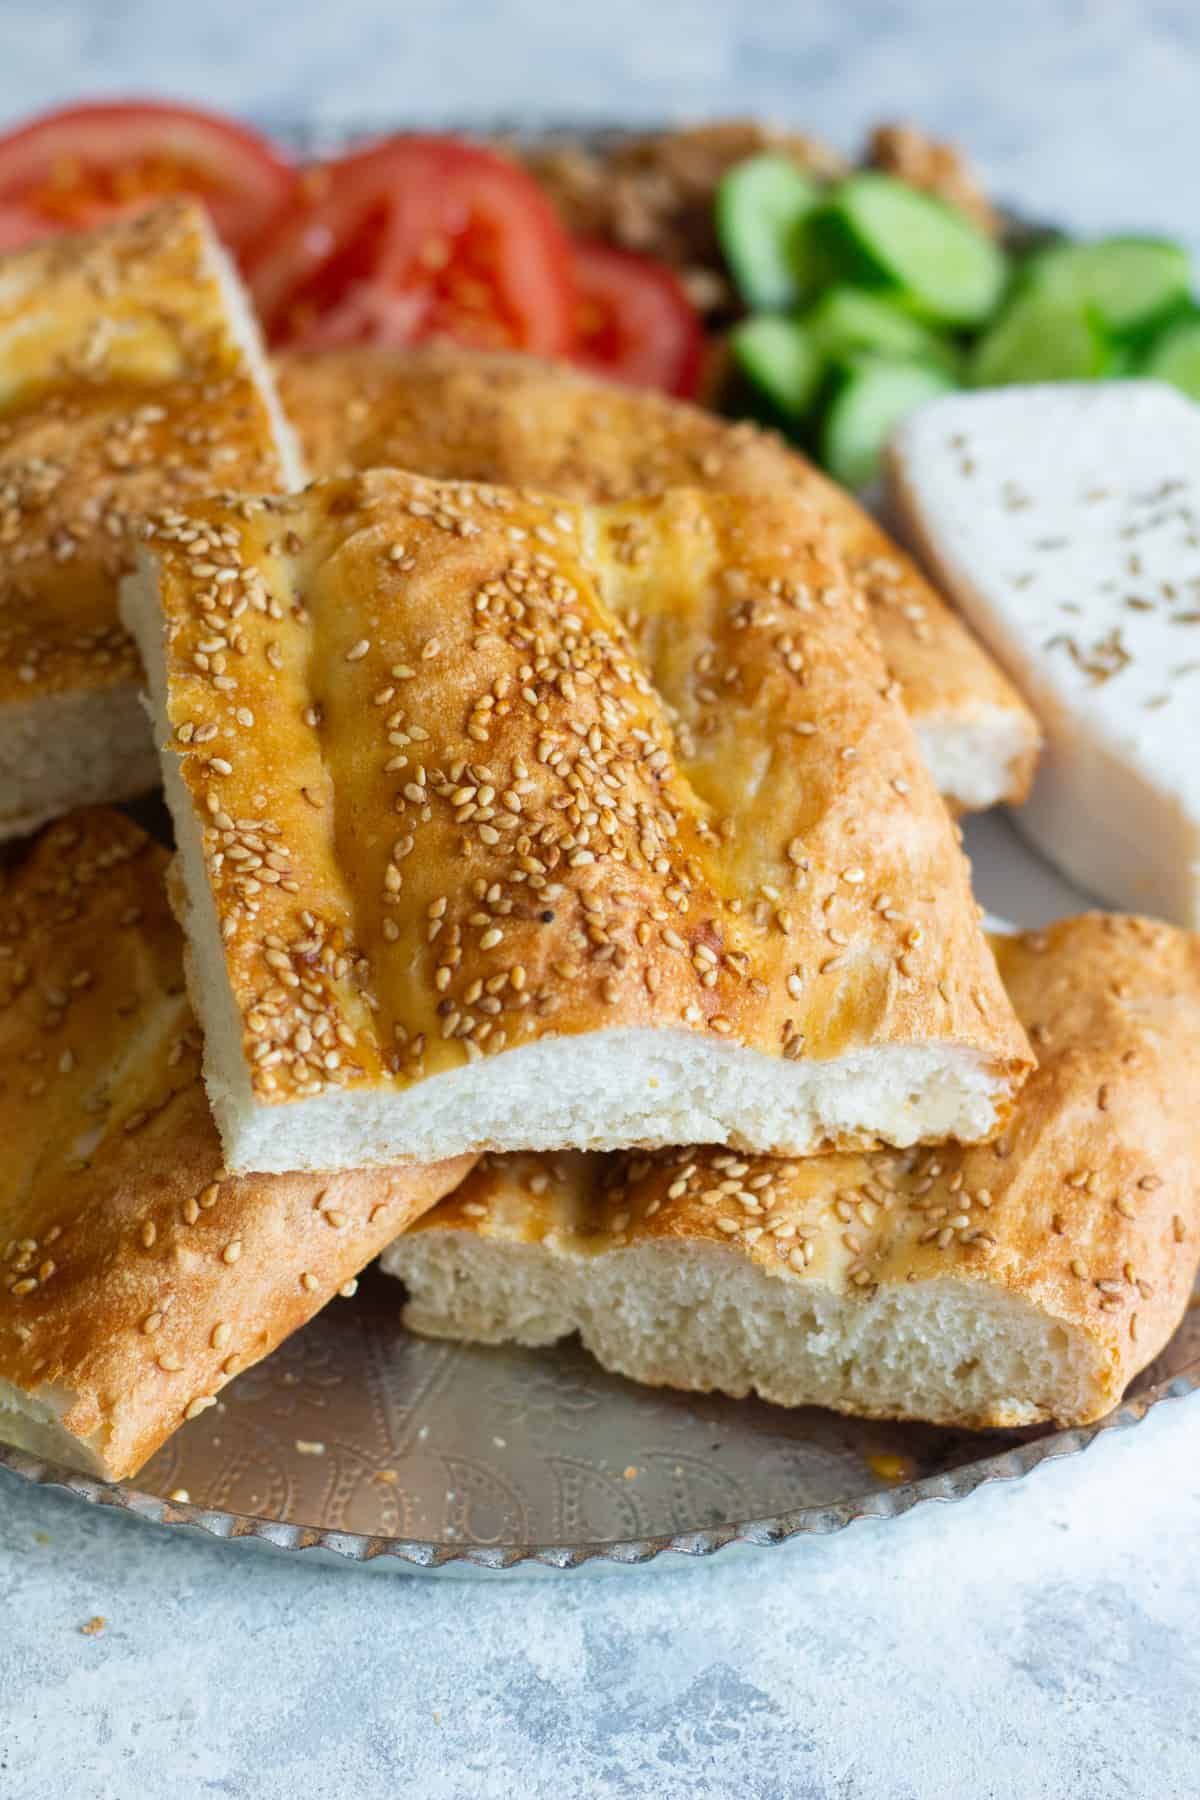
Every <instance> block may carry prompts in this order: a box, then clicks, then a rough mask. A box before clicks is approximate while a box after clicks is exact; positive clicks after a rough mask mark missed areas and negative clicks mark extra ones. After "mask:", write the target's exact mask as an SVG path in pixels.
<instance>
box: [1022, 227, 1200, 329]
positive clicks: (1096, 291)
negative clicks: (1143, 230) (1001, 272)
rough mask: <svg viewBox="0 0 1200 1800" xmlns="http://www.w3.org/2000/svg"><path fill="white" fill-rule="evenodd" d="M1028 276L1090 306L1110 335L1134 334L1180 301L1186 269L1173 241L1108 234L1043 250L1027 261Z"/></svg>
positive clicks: (1187, 274)
mask: <svg viewBox="0 0 1200 1800" xmlns="http://www.w3.org/2000/svg"><path fill="white" fill-rule="evenodd" d="M1028 277H1029V279H1030V281H1031V282H1032V283H1034V284H1036V285H1037V286H1038V287H1041V288H1044V289H1045V290H1046V291H1048V292H1050V293H1053V294H1056V295H1058V296H1059V297H1060V298H1061V299H1062V300H1063V301H1064V302H1067V303H1070V302H1071V301H1074V303H1075V304H1076V306H1079V307H1090V308H1091V309H1092V311H1093V312H1094V313H1095V314H1096V317H1097V318H1098V319H1099V321H1100V323H1101V324H1102V325H1103V326H1104V328H1105V330H1106V331H1109V332H1112V333H1113V335H1114V336H1116V337H1135V336H1139V335H1141V334H1144V333H1145V332H1148V331H1152V330H1153V329H1154V327H1155V326H1156V325H1158V324H1161V323H1162V322H1163V320H1165V319H1166V318H1167V317H1168V316H1169V315H1170V314H1171V313H1173V312H1176V311H1177V310H1178V308H1179V307H1180V306H1181V305H1183V304H1184V303H1185V302H1186V300H1187V297H1188V292H1189V290H1190V287H1191V279H1192V270H1191V259H1190V257H1189V256H1188V253H1187V251H1186V250H1184V249H1183V248H1182V247H1181V245H1179V244H1171V243H1167V242H1164V240H1163V239H1161V238H1136V237H1113V238H1103V239H1101V240H1100V241H1099V242H1098V243H1095V244H1058V245H1055V246H1054V247H1053V248H1052V249H1049V250H1044V251H1042V253H1041V254H1040V255H1039V256H1036V257H1034V259H1033V261H1032V262H1031V263H1030V264H1029V267H1028Z"/></svg>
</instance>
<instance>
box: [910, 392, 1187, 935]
mask: <svg viewBox="0 0 1200 1800" xmlns="http://www.w3.org/2000/svg"><path fill="white" fill-rule="evenodd" d="M888 478H889V485H890V490H891V498H892V503H893V506H894V509H895V513H896V516H897V518H898V520H899V521H900V523H901V527H902V530H903V531H904V533H905V535H906V536H907V537H908V539H909V541H910V542H911V543H912V545H913V546H914V548H915V549H916V550H917V552H918V554H919V555H920V556H921V557H922V558H923V560H924V561H925V563H926V564H927V566H928V567H929V569H930V571H931V572H932V574H933V576H934V578H935V580H936V581H938V583H939V584H940V585H941V587H942V588H943V590H944V591H945V592H946V593H947V594H949V595H950V596H951V598H952V599H953V600H954V601H955V602H956V603H957V605H958V606H959V608H960V609H961V611H962V612H963V614H964V615H965V616H966V618H967V620H968V621H969V623H970V624H971V625H972V626H973V627H974V629H975V631H976V632H977V633H978V634H979V636H980V637H981V638H982V639H983V640H984V642H985V643H986V644H987V645H988V647H989V648H990V649H991V650H992V652H993V654H994V655H995V656H996V657H997V659H998V660H999V661H1000V662H1001V663H1002V664H1003V665H1004V666H1005V667H1006V668H1007V670H1008V673H1009V674H1010V675H1011V676H1012V678H1013V680H1014V681H1015V682H1016V684H1017V686H1018V687H1019V688H1020V689H1021V691H1022V693H1023V695H1024V698H1025V699H1026V700H1027V701H1028V703H1029V704H1030V706H1031V707H1032V708H1033V710H1034V712H1035V713H1036V714H1037V716H1038V718H1039V720H1040V722H1041V725H1042V728H1043V730H1044V732H1045V735H1046V751H1045V755H1044V756H1043V759H1042V762H1041V765H1040V767H1039V770H1038V774H1037V779H1036V781H1035V784H1034V788H1033V793H1032V795H1031V797H1030V799H1029V801H1028V802H1027V803H1026V804H1025V805H1024V806H1023V807H1021V808H1019V809H1018V810H1017V812H1016V813H1015V814H1014V817H1015V818H1016V821H1017V823H1018V825H1019V827H1020V829H1021V830H1022V832H1023V833H1024V834H1025V835H1026V836H1027V837H1028V838H1029V839H1030V840H1031V842H1032V843H1033V844H1035V845H1036V847H1037V848H1038V849H1039V850H1040V851H1041V852H1042V854H1043V855H1044V856H1046V857H1047V858H1048V859H1049V860H1050V861H1051V862H1052V863H1054V864H1055V866H1056V867H1057V868H1059V869H1060V870H1062V871H1063V872H1064V873H1065V874H1066V875H1067V876H1069V877H1070V879H1071V880H1072V881H1074V882H1077V883H1078V884H1079V885H1080V886H1081V887H1084V888H1086V889H1089V890H1090V891H1091V892H1092V893H1093V894H1095V895H1097V896H1099V897H1100V898H1101V899H1104V900H1106V901H1108V902H1109V903H1110V904H1112V905H1116V906H1121V907H1126V908H1128V909H1130V910H1133V911H1137V912H1152V913H1158V914H1160V915H1161V916H1162V917H1164V918H1167V919H1170V920H1172V921H1173V922H1175V923H1176V924H1180V925H1191V926H1200V408H1197V407H1196V406H1194V405H1193V404H1192V403H1191V402H1190V401H1189V400H1186V399H1184V397H1183V396H1182V395H1181V394H1179V393H1177V392H1175V390H1174V389H1172V388H1169V387H1166V386H1163V385H1162V384H1161V383H1158V382H1151V381H1122V382H1112V383H1108V384H1086V385H1085V384H1075V383H1062V384H1058V385H1053V386H1038V387H1011V388H999V389H995V390H992V391H990V392H987V393H978V394H955V395H950V396H948V397H947V398H945V399H942V400H935V401H934V402H933V403H932V404H930V405H929V406H925V407H922V408H921V410H920V411H919V412H917V413H916V414H914V415H913V416H912V417H911V418H909V419H908V420H907V421H906V422H905V423H904V425H902V426H901V428H900V429H899V431H898V432H897V433H896V436H895V438H894V439H893V442H892V445H891V449H890V452H889V468H888Z"/></svg>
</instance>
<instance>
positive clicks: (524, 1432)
mask: <svg viewBox="0 0 1200 1800" xmlns="http://www.w3.org/2000/svg"><path fill="white" fill-rule="evenodd" d="M144 822H145V823H147V824H152V823H153V821H152V819H151V818H150V817H147V818H146V819H145V820H144ZM967 841H968V849H969V850H970V852H971V855H972V858H973V861H974V864H975V876H976V889H977V892H978V893H979V895H980V898H981V899H982V900H983V901H984V903H985V904H986V905H988V906H989V907H990V909H991V910H992V911H993V912H994V913H995V914H997V915H999V916H1001V917H1006V918H1009V919H1012V920H1015V921H1017V922H1018V923H1021V924H1028V925H1036V924H1041V923H1044V922H1045V921H1046V920H1047V919H1049V918H1052V917H1054V916H1055V915H1056V914H1061V913H1067V912H1074V911H1078V910H1079V908H1080V907H1081V906H1083V905H1085V904H1086V901H1085V900H1084V899H1083V898H1082V897H1081V896H1078V895H1076V894H1075V893H1074V892H1073V891H1072V890H1071V889H1070V888H1068V887H1067V886H1066V884H1065V883H1063V882H1061V881H1060V880H1059V879H1058V878H1057V877H1056V876H1055V875H1054V874H1053V873H1052V871H1051V870H1049V869H1048V868H1047V867H1046V866H1045V865H1044V864H1043V863H1041V862H1039V861H1038V860H1037V859H1036V858H1035V857H1034V856H1033V855H1032V854H1031V853H1030V852H1029V851H1028V850H1026V849H1025V848H1024V846H1023V845H1022V844H1021V843H1020V841H1019V839H1018V838H1017V837H1016V836H1015V834H1014V833H1013V831H1012V829H1011V827H1009V826H1008V825H1007V824H1006V823H1005V822H1004V821H1003V820H1002V819H999V818H990V817H989V818H987V819H983V820H972V821H970V822H969V824H968V826H967ZM400 1304H401V1290H400V1288H399V1285H398V1284H397V1283H396V1282H395V1281H392V1280H389V1279H388V1278H387V1277H386V1276H383V1275H380V1274H379V1273H378V1272H376V1271H372V1272H371V1273H370V1274H368V1275H367V1276H366V1277H365V1278H364V1279H363V1281H362V1282H361V1284H360V1287H359V1291H358V1293H357V1295H356V1296H355V1297H354V1298H353V1299H350V1300H335V1301H334V1302H333V1304H332V1305H331V1306H329V1307H327V1308H326V1310H325V1311H324V1312H323V1313H322V1314H320V1315H319V1316H318V1317H317V1318H316V1319H314V1320H313V1321H312V1323H311V1324H310V1325H309V1326H308V1327H307V1328H306V1329H305V1330H304V1331H302V1332H299V1333H297V1335H296V1336H295V1337H293V1338H291V1339H290V1340H289V1341H288V1342H287V1343H286V1344H284V1345H283V1347H282V1348H281V1349H279V1350H277V1351H276V1352H275V1354H274V1355H273V1356H271V1357H269V1358H268V1359H267V1360H266V1361H265V1362H262V1363H260V1364H259V1365H258V1366H257V1367H256V1368H253V1369H249V1370H247V1372H246V1373H245V1374H244V1375H241V1376H239V1377H238V1379H237V1380H236V1381H233V1382H231V1383H230V1385H229V1386H228V1387H227V1388H226V1389H225V1390H224V1391H223V1393H222V1396H221V1400H220V1402H219V1404H218V1405H217V1406H216V1407H215V1408H213V1409H212V1410H211V1411H209V1412H206V1413H204V1414H203V1415H202V1417H200V1418H198V1419H196V1420H194V1421H193V1423H192V1424H190V1425H185V1426H184V1427H183V1429H182V1430H181V1431H179V1432H177V1433H176V1435H175V1436H174V1437H173V1438H172V1439H171V1440H170V1442H169V1443H167V1444H166V1445H165V1446H164V1447H163V1449H162V1450H161V1451H160V1452H159V1453H158V1455H157V1456H156V1457H154V1459H153V1460H152V1461H151V1462H150V1463H149V1464H148V1465H147V1466H146V1468H145V1469H143V1471H142V1473H141V1474H140V1476H139V1477H138V1478H137V1480H136V1481H135V1482H123V1483H119V1484H116V1485H113V1486H109V1485H107V1484H105V1483H104V1482H99V1481H94V1480H92V1479H90V1478H88V1477H85V1476H80V1475H73V1474H71V1473H69V1472H67V1471H65V1470H62V1469H58V1468H55V1467H53V1466H51V1465H49V1464H47V1463H45V1462H43V1461H42V1460H41V1459H40V1458H38V1457H35V1456H30V1455H27V1454H26V1453H25V1452H23V1451H19V1450H13V1449H7V1448H5V1447H4V1446H2V1445H0V1466H6V1467H8V1468H9V1469H11V1470H13V1471H14V1472H15V1473H16V1474H17V1475H19V1476H22V1477H24V1478H26V1479H27V1480H29V1481H33V1482H41V1483H46V1484H50V1485H54V1486H60V1487H65V1488H67V1489H69V1490H70V1491H71V1492H72V1493H74V1494H77V1495H79V1496H80V1497H81V1498H82V1499H84V1500H88V1501H91V1502H93V1503H94V1504H96V1505H101V1506H115V1507H119V1508H121V1509H123V1510H124V1511H126V1512H130V1513H133V1514H134V1515H135V1516H136V1517H138V1518H141V1519H146V1520H150V1521H152V1522H153V1523H156V1524H160V1525H168V1526H176V1527H185V1528H187V1529H190V1530H199V1531H202V1532H206V1533H208V1534H210V1535H211V1536H213V1537H217V1538H223V1539H235V1540H249V1541H251V1542H259V1543H261V1544H264V1545H266V1546H269V1547H272V1548H274V1549H276V1550H284V1551H293V1552H294V1551H300V1552H303V1553H305V1554H306V1555H307V1556H310V1557H314V1558H317V1559H321V1560H327V1561H328V1560H333V1561H336V1562H338V1563H340V1564H341V1565H342V1566H363V1565H369V1566H374V1567H376V1568H381V1569H384V1568H390V1569H407V1568H415V1569H422V1570H430V1571H434V1570H445V1571H446V1572H457V1573H468V1572H479V1571H499V1570H516V1569H524V1570H527V1571H533V1570H538V1569H543V1570H544V1569H550V1570H557V1569H576V1568H579V1567H581V1566H582V1565H591V1566H592V1567H593V1568H596V1569H599V1568H601V1567H603V1566H605V1565H612V1564H617V1565H622V1564H623V1565H629V1564H639V1563H645V1562H650V1561H652V1560H653V1559H654V1558H655V1557H658V1556H660V1555H661V1554H662V1553H663V1552H664V1551H668V1550H669V1551H675V1552H678V1553H680V1554H681V1555H683V1556H687V1557H696V1556H707V1555H709V1554H711V1553H712V1552H713V1551H716V1550H723V1549H725V1548H726V1547H727V1546H730V1545H733V1544H741V1545H758V1546H766V1545H772V1544H779V1543H783V1542H785V1541H786V1540H787V1539H789V1538H794V1537H798V1536H802V1535H804V1534H806V1533H810V1532H830V1531H839V1530H841V1528H842V1527H843V1526H845V1525H848V1524H850V1523H851V1522H852V1521H853V1520H855V1519H860V1518H866V1517H873V1518H896V1517H898V1516H899V1514H901V1513H904V1512H907V1511H908V1509H909V1508H910V1507H912V1506H915V1505H917V1504H918V1503H920V1502H921V1501H924V1500H958V1499H962V1498H963V1497H964V1496H965V1495H967V1494H970V1493H972V1492H973V1491H974V1490H975V1488H977V1487H979V1486H980V1485H981V1484H982V1483H984V1482H988V1481H997V1480H1013V1479H1015V1478H1017V1477H1019V1476H1022V1475H1026V1474H1028V1473H1029V1471H1030V1470H1031V1469H1034V1468H1036V1467H1037V1466H1038V1464H1039V1463H1042V1462H1045V1461H1046V1460H1047V1459H1048V1458H1050V1457H1057V1456H1069V1455H1073V1454H1074V1453H1075V1452H1076V1451H1078V1450H1082V1449H1084V1448H1086V1446H1087V1445H1088V1444H1090V1443H1091V1442H1092V1441H1093V1439H1094V1438H1095V1437H1096V1436H1097V1435H1098V1434H1099V1433H1100V1432H1102V1431H1108V1430H1112V1429H1113V1428H1114V1427H1117V1426H1123V1425H1130V1424H1134V1423H1136V1422H1137V1421H1138V1420H1140V1419H1142V1418H1143V1417H1144V1416H1145V1414H1146V1413H1147V1412H1148V1411H1149V1410H1150V1408H1151V1407H1152V1406H1156V1405H1158V1404H1159V1402H1160V1401H1162V1400H1165V1399H1168V1398H1172V1397H1178V1396H1181V1395H1183V1394H1187V1393H1190V1392H1192V1391H1194V1390H1195V1389H1196V1388H1198V1387H1200V1296H1198V1298H1197V1300H1196V1301H1195V1302H1194V1303H1193V1306H1192V1309H1191V1310H1190V1312H1189V1313H1188V1314H1187V1316H1186V1318H1185V1319H1184V1322H1183V1323H1182V1325H1181V1326H1180V1328H1179V1330H1178V1331H1177V1332H1176V1334H1175V1336H1174V1337H1173V1338H1172V1340H1171V1342H1170V1344H1169V1345H1168V1346H1167V1348H1166V1349H1165V1350H1164V1352H1163V1354H1162V1355H1161V1356H1160V1357H1159V1358H1158V1360H1157V1361H1156V1362H1155V1363H1154V1364H1153V1365H1152V1366H1151V1367H1150V1368H1148V1369H1146V1370H1145V1371H1143V1373H1142V1375H1141V1376H1139V1378H1138V1380H1137V1381H1136V1382H1135V1383H1134V1385H1133V1388H1132V1390H1131V1391H1130V1393H1129V1395H1128V1396H1127V1397H1126V1399H1125V1401H1124V1402H1123V1404H1122V1405H1121V1406H1119V1407H1118V1408H1117V1409H1116V1410H1115V1411H1114V1412H1112V1413H1110V1414H1109V1416H1108V1417H1107V1418H1105V1419H1103V1420H1101V1421H1100V1422H1099V1423H1098V1424H1095V1425H1089V1426H1086V1427H1083V1428H1082V1429H1079V1430H1073V1431H1055V1430H1054V1429H1053V1428H1052V1427H1041V1428H1038V1429H1035V1430H1029V1431H1017V1432H987V1433H979V1432H976V1433H972V1432H963V1431H941V1430H936V1429H934V1428H932V1427H929V1426H918V1425H893V1424H882V1423H878V1422H874V1421H868V1420H862V1419H846V1418H841V1417H839V1416H838V1415H837V1414H835V1413H829V1412H823V1411H821V1410H820V1409H818V1408H816V1407H804V1408H799V1409H794V1410H792V1409H786V1408H783V1407H776V1406H768V1405H766V1404H764V1403H762V1402H759V1401H752V1400H750V1401H733V1400H726V1399H723V1398H721V1397H720V1396H715V1395H714V1396H707V1395H695V1394H676V1393H672V1392H670V1391H668V1390H665V1389H663V1390H659V1389H653V1388H644V1387H638V1386H636V1385H635V1384H634V1383H632V1382H628V1381H623V1380H621V1379H619V1378H618V1377H616V1376H611V1375H607V1374H605V1373H604V1371H603V1370H602V1369H600V1368H599V1367H598V1366H597V1364H596V1363H594V1362H593V1361H592V1359H591V1358H590V1357H589V1356H588V1355H587V1354H586V1353H585V1352H584V1351H583V1350H582V1349H581V1348H580V1347H579V1345H578V1344H577V1343H574V1342H571V1343H566V1344H561V1345H559V1346H557V1347H556V1348H554V1349H551V1350H544V1351H528V1350H518V1349H503V1350H486V1349H478V1348H473V1347H468V1346H461V1345H450V1344H436V1343H430V1342H425V1341H423V1340H421V1339H420V1338H415V1337H412V1336H410V1335H409V1334H408V1333H407V1332H406V1331H404V1329H403V1328H402V1326H401V1325H400V1323H399V1309H400ZM1197 1423H1198V1424H1200V1419H1198V1421H1197Z"/></svg>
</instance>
